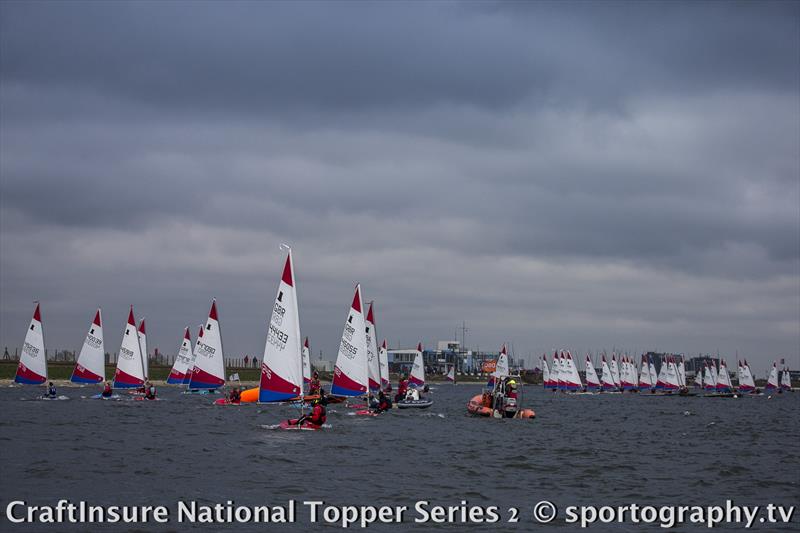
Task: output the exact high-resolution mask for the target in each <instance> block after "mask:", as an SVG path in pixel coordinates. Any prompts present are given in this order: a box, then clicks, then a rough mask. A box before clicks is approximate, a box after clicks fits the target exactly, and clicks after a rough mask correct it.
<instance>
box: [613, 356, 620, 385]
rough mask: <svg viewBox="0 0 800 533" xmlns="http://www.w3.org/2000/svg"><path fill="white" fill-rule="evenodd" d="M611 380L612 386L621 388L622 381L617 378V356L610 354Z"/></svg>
mask: <svg viewBox="0 0 800 533" xmlns="http://www.w3.org/2000/svg"><path fill="white" fill-rule="evenodd" d="M611 378H612V379H613V380H614V386H615V387H617V388H618V389H619V388H622V381H621V380H620V377H619V366H617V355H616V354H614V353H612V354H611Z"/></svg>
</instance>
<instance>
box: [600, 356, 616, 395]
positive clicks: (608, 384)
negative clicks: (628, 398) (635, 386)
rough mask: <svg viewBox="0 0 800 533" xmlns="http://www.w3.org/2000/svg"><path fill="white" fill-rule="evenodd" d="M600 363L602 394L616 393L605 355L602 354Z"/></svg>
mask: <svg viewBox="0 0 800 533" xmlns="http://www.w3.org/2000/svg"><path fill="white" fill-rule="evenodd" d="M601 362H602V366H601V369H600V385H601V386H602V390H603V392H616V390H617V386H616V384H615V383H614V377H613V376H612V375H611V368H610V367H609V366H608V361H606V354H603V357H602V360H601Z"/></svg>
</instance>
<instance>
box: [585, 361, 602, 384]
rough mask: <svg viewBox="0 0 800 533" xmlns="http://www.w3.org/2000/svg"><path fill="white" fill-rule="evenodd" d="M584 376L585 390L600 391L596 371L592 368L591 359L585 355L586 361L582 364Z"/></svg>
mask: <svg viewBox="0 0 800 533" xmlns="http://www.w3.org/2000/svg"><path fill="white" fill-rule="evenodd" d="M584 374H585V375H586V390H587V391H591V392H597V391H599V390H600V378H598V377H597V370H595V368H594V364H593V363H592V358H591V357H589V354H588V353H587V354H586V361H585V363H584Z"/></svg>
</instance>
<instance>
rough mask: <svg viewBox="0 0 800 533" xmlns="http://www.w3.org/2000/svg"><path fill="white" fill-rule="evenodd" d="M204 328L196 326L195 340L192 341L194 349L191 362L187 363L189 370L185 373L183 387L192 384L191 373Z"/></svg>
mask: <svg viewBox="0 0 800 533" xmlns="http://www.w3.org/2000/svg"><path fill="white" fill-rule="evenodd" d="M204 329H205V328H204V327H203V325H202V324H200V326H198V330H197V338H196V339H195V340H194V349H193V350H192V362H191V363H189V370H188V371H187V372H186V377H185V378H184V380H183V383H184V385H186V386H188V385H189V384H190V383H191V382H192V372H194V362H195V361H197V353H198V350H199V348H200V341H201V340H202V338H203V330H204Z"/></svg>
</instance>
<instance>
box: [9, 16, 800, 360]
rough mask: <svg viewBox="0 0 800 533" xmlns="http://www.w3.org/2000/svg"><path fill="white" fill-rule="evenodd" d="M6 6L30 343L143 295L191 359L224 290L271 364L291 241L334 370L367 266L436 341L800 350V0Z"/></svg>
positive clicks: (250, 340)
mask: <svg viewBox="0 0 800 533" xmlns="http://www.w3.org/2000/svg"><path fill="white" fill-rule="evenodd" d="M0 14H1V15H2V16H0V84H1V85H0V117H1V118H0V150H1V151H2V154H0V155H2V157H0V178H1V180H2V181H0V186H2V198H1V199H0V202H1V204H0V224H2V239H0V247H2V259H1V261H2V263H0V266H2V268H0V282H1V285H0V287H1V288H2V311H1V312H0V327H1V328H2V329H1V330H0V337H2V342H3V343H6V344H9V345H12V346H13V345H15V344H18V343H19V342H20V340H19V339H17V337H18V330H20V327H18V326H19V323H22V324H23V326H22V327H24V325H25V324H24V322H25V321H26V318H25V315H26V314H27V313H28V310H27V307H28V303H27V302H29V301H30V300H31V299H33V298H40V299H42V300H43V301H45V302H46V303H47V306H46V309H47V313H48V314H47V316H48V317H49V318H50V322H49V325H50V329H49V330H48V331H49V332H50V333H49V337H48V339H50V340H52V341H54V342H55V343H56V346H59V344H60V343H64V344H69V343H70V342H73V343H74V342H75V341H74V340H73V339H74V337H76V336H78V337H79V336H80V334H79V333H76V332H80V330H81V329H82V328H83V324H82V322H83V321H84V316H83V315H84V314H87V313H89V311H85V312H84V309H89V310H91V307H92V306H94V305H97V304H99V303H103V305H104V308H105V311H106V314H107V320H108V321H110V322H112V323H115V322H114V320H115V319H118V320H116V321H117V322H120V321H123V320H124V316H122V315H123V311H124V309H125V308H126V305H127V304H128V303H130V302H131V301H132V300H135V301H134V303H136V304H137V308H141V312H142V313H144V314H146V315H147V316H148V318H149V319H150V323H151V324H152V326H151V328H152V329H153V333H152V335H153V338H154V339H155V341H156V342H157V343H158V344H159V345H161V346H162V349H166V350H168V351H172V350H173V348H172V345H173V344H176V343H175V342H173V341H174V339H173V337H174V336H175V335H172V332H173V331H177V332H178V334H179V333H180V328H181V326H182V325H185V323H186V322H191V323H195V322H197V321H199V320H201V319H202V316H203V314H204V313H205V312H206V307H207V304H208V299H209V298H210V297H211V296H217V297H219V298H220V302H221V307H222V309H224V316H225V317H227V318H228V320H227V322H226V329H225V331H226V332H229V334H228V337H227V338H226V349H228V350H230V351H231V352H232V353H242V352H245V351H246V352H251V353H258V351H259V350H260V349H262V348H261V346H263V335H264V332H263V321H264V320H265V319H266V317H265V315H266V312H267V311H266V307H265V301H267V300H269V299H270V298H271V297H272V292H273V291H274V279H273V277H274V274H275V271H276V269H279V265H280V261H281V260H280V254H279V253H278V252H277V250H276V247H277V244H278V243H279V242H286V241H288V242H291V243H292V244H293V246H294V249H295V251H296V258H297V262H298V265H297V271H298V277H299V279H300V283H301V285H300V287H301V289H300V298H301V303H302V304H303V308H302V310H301V320H302V321H303V330H304V332H308V333H309V334H311V335H312V337H315V338H318V339H319V342H317V348H321V349H324V350H325V351H326V354H327V355H329V356H330V355H331V353H330V352H331V350H332V349H334V348H335V346H336V339H337V336H338V335H339V334H340V327H341V324H340V323H339V321H340V318H341V317H340V315H342V314H343V313H344V311H345V309H343V307H346V304H347V302H348V298H349V295H348V293H349V292H350V291H352V282H353V281H354V280H360V281H362V282H363V283H364V287H365V291H366V293H367V297H368V298H375V299H376V300H377V301H378V302H379V309H380V313H381V318H379V324H378V326H379V331H382V333H381V334H385V335H387V336H389V337H390V339H395V342H396V341H397V340H400V341H402V342H404V343H409V344H410V343H412V342H415V341H416V339H417V338H418V337H422V338H423V339H425V340H426V341H427V342H429V343H430V342H432V341H435V340H437V339H439V338H445V337H450V336H452V330H453V328H454V325H455V323H457V322H459V321H460V320H462V319H465V320H468V321H469V322H471V323H472V327H473V334H474V335H475V337H474V338H473V339H472V340H473V342H475V343H479V344H481V347H483V348H489V347H495V346H496V345H499V343H500V342H503V341H507V340H511V341H514V342H515V344H516V346H517V349H518V350H523V352H524V353H528V351H530V352H537V353H538V352H539V351H541V350H542V349H548V350H549V349H551V348H552V347H554V346H562V345H570V346H572V347H574V348H578V349H585V348H593V349H594V348H600V347H609V348H610V347H611V346H614V345H617V346H621V345H626V346H628V347H629V348H630V349H643V348H652V347H655V346H656V345H657V346H659V347H661V348H664V349H674V350H683V351H699V350H713V349H716V348H722V349H728V350H734V349H740V350H742V351H743V352H744V351H750V353H755V354H762V353H763V356H764V357H765V358H766V357H767V356H769V357H772V356H773V355H774V354H776V353H779V352H780V353H785V352H786V351H787V350H794V351H796V350H795V348H796V347H797V344H798V342H800V341H798V329H800V326H798V322H799V321H800V315H798V312H800V311H799V310H800V272H798V269H799V268H800V260H798V256H800V239H799V238H798V235H799V233H800V227H799V226H800V214H799V213H798V205H800V187H799V186H798V174H799V173H800V162H799V160H800V156H798V149H797V146H798V143H800V108H799V107H798V99H797V94H798V91H799V90H800V86H799V83H798V77H799V76H800V70H799V67H798V63H799V62H800V52H798V39H800V36H799V35H798V27H799V26H800V7H798V6H797V5H796V4H792V3H758V4H755V3H741V4H740V3H722V2H718V3H695V4H683V3H646V4H645V3H642V4H634V3H621V4H614V3H574V4H571V3H543V2H536V3H511V2H509V3H477V2H471V3H444V2H436V3H414V4H403V3H382V4H368V3H363V2H354V3H330V2H323V3H309V2H302V3H276V2H269V3H267V2H253V3H230V2H227V3H192V4H184V3H163V2H154V3H147V2H130V3H121V2H116V3H110V2H88V3H74V2H73V3H68V2H54V3H31V2H24V3H23V2H19V3H10V2H4V3H2V4H0ZM275 265H278V267H276V266H275ZM98 300H100V301H98ZM77 309H80V312H77V311H76V310H77ZM120 309H121V311H120ZM114 313H118V314H119V315H120V316H119V317H116V316H115V315H114ZM108 342H109V343H110V345H111V346H110V347H109V349H110V350H113V349H114V348H113V345H114V344H115V343H116V342H118V340H117V339H116V338H114V335H113V334H112V335H108Z"/></svg>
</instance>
